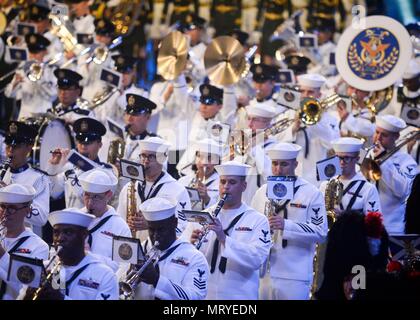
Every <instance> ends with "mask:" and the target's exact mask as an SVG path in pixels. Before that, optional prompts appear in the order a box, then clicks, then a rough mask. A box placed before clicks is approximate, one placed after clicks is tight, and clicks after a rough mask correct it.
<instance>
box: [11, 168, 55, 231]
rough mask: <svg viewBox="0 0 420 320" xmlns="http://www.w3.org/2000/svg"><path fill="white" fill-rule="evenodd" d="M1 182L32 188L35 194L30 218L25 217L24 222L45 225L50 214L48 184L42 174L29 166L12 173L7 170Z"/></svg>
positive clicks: (46, 178)
mask: <svg viewBox="0 0 420 320" xmlns="http://www.w3.org/2000/svg"><path fill="white" fill-rule="evenodd" d="M3 181H4V182H5V183H6V184H11V183H19V184H25V185H30V186H32V187H34V189H35V190H36V194H35V198H34V199H33V201H32V204H31V206H32V212H31V216H30V217H29V218H28V217H26V218H25V222H27V223H29V224H31V225H34V226H40V227H42V226H43V225H44V224H46V223H47V220H48V214H49V212H50V182H49V180H48V177H47V176H46V175H45V174H44V173H43V172H41V171H39V170H36V169H33V168H31V167H30V166H29V165H26V166H24V167H22V168H20V169H17V170H16V171H13V172H11V170H10V168H9V169H8V171H7V172H6V175H5V176H4V180H3Z"/></svg>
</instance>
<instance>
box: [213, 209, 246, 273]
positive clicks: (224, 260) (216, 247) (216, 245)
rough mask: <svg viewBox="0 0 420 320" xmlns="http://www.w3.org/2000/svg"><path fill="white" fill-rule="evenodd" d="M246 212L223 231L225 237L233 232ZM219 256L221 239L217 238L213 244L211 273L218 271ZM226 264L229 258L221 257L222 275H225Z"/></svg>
mask: <svg viewBox="0 0 420 320" xmlns="http://www.w3.org/2000/svg"><path fill="white" fill-rule="evenodd" d="M244 213H245V212H242V213H241V214H240V215H238V216H236V217H235V218H234V219H233V220H232V222H231V223H230V224H229V226H228V227H227V228H226V229H225V230H223V232H224V233H225V235H227V236H228V235H229V234H228V232H229V230H231V229H232V228H233V227H234V226H235V224H236V223H237V222H238V221H239V219H241V218H242V216H243V215H244ZM218 255H219V239H217V238H216V240H214V244H213V254H212V256H211V264H210V265H211V269H210V273H213V272H214V270H215V269H216V261H217V256H218ZM226 264H227V258H226V257H220V262H219V270H220V272H221V273H225V271H226Z"/></svg>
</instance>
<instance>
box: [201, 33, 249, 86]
mask: <svg viewBox="0 0 420 320" xmlns="http://www.w3.org/2000/svg"><path fill="white" fill-rule="evenodd" d="M204 66H205V68H206V73H207V75H208V76H209V78H210V80H211V81H212V82H213V83H215V84H217V85H230V84H234V83H236V82H238V81H239V79H240V77H241V74H242V72H243V71H244V70H245V66H246V61H245V53H244V49H243V47H242V46H241V44H240V43H239V41H238V40H236V39H235V38H233V37H229V36H220V37H217V38H215V39H214V40H213V41H212V42H211V43H210V44H209V45H208V46H207V49H206V51H205V53H204Z"/></svg>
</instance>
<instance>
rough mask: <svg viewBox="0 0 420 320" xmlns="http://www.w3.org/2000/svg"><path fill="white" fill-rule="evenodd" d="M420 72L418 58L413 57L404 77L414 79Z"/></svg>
mask: <svg viewBox="0 0 420 320" xmlns="http://www.w3.org/2000/svg"><path fill="white" fill-rule="evenodd" d="M419 73H420V65H419V62H418V61H417V60H416V59H411V60H410V62H409V63H408V66H407V69H405V71H404V73H403V76H402V78H403V79H413V78H414V77H416V76H417V75H418V74H419Z"/></svg>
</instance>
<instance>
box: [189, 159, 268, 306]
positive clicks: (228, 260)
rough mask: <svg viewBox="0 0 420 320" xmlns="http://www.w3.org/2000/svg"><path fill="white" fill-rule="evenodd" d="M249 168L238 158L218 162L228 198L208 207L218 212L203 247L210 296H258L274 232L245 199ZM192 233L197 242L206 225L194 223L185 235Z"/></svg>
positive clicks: (223, 192) (221, 188) (247, 297)
mask: <svg viewBox="0 0 420 320" xmlns="http://www.w3.org/2000/svg"><path fill="white" fill-rule="evenodd" d="M249 168H250V167H249V166H248V165H245V164H241V163H238V162H235V161H228V162H226V163H224V164H221V165H218V166H216V170H217V172H218V173H219V175H220V187H219V195H220V196H221V197H226V198H225V201H224V203H223V202H222V201H220V202H218V204H217V205H214V206H212V207H210V208H208V209H207V210H206V211H208V212H214V211H216V212H214V215H215V217H214V223H213V224H210V225H209V226H208V229H207V230H208V231H209V233H207V235H206V236H205V238H204V239H203V240H202V241H201V243H202V246H201V247H200V251H201V252H203V253H204V255H205V256H206V258H207V261H208V263H209V265H210V277H209V281H208V284H209V285H208V294H207V299H209V300H228V299H229V300H245V299H246V300H256V299H258V284H259V276H258V270H259V268H260V266H261V265H262V263H263V262H264V261H265V260H266V259H267V257H268V254H269V251H270V247H271V236H270V226H269V224H268V220H267V218H266V217H265V216H264V215H262V214H261V213H259V212H257V211H256V210H254V209H252V208H251V207H249V206H247V205H246V204H245V203H244V202H242V200H241V198H242V193H243V192H244V190H245V189H246V186H247V184H246V181H245V177H246V175H247V171H248V170H249ZM217 211H220V212H219V213H218V215H217V217H216V214H217ZM190 235H191V242H192V243H196V242H197V241H198V240H199V238H201V237H202V236H203V230H202V227H201V226H199V225H198V224H197V223H190V224H189V226H188V228H187V230H186V232H185V236H186V237H190Z"/></svg>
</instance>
